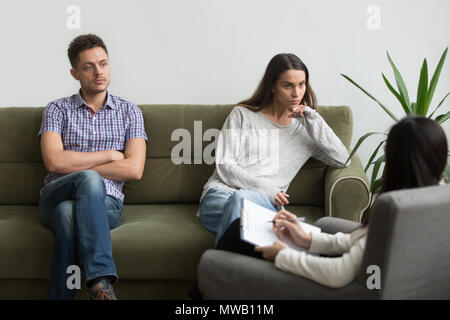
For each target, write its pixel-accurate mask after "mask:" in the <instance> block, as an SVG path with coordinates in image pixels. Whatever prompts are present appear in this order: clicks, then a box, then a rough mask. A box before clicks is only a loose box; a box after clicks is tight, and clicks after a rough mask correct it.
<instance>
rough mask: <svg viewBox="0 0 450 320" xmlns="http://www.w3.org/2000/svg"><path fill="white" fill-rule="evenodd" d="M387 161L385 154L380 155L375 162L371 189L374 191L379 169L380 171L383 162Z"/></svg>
mask: <svg viewBox="0 0 450 320" xmlns="http://www.w3.org/2000/svg"><path fill="white" fill-rule="evenodd" d="M385 161H386V158H385V156H384V154H383V155H382V156H381V157H379V158H378V159H377V160H376V161H375V162H374V166H373V171H372V178H371V179H370V190H371V191H372V192H373V190H374V186H375V182H376V178H377V176H378V171H380V167H381V164H382V163H383V162H385Z"/></svg>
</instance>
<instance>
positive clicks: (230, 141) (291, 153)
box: [200, 106, 349, 201]
mask: <svg viewBox="0 0 450 320" xmlns="http://www.w3.org/2000/svg"><path fill="white" fill-rule="evenodd" d="M304 114H305V117H304V118H294V119H292V123H291V124H290V125H286V126H282V125H278V124H275V123H273V122H272V121H270V120H269V119H268V118H266V117H265V116H264V115H263V114H262V113H261V112H259V111H258V112H254V111H252V110H249V109H248V108H245V107H242V106H236V107H234V108H233V109H232V110H231V112H230V114H229V115H228V117H227V119H226V120H225V122H224V125H223V127H222V130H221V132H220V135H219V138H218V142H217V146H216V158H215V161H216V168H215V170H214V173H213V174H212V176H211V177H210V178H209V180H208V181H207V183H206V184H205V186H204V189H203V193H202V196H201V198H203V196H204V195H205V194H206V193H207V191H208V190H209V189H210V188H212V187H220V188H224V189H226V190H228V191H230V192H234V191H236V190H238V189H249V190H254V191H258V192H261V193H263V194H265V195H267V196H268V197H269V199H271V200H272V201H274V200H275V196H276V195H277V193H278V192H280V191H287V189H288V187H289V184H290V183H291V181H292V179H294V177H295V175H296V174H297V172H298V171H299V170H300V168H301V167H303V165H304V164H305V163H306V161H307V160H308V159H309V158H310V157H313V158H316V159H318V160H320V161H322V162H324V163H326V164H328V165H330V166H332V167H343V166H344V163H345V161H346V160H347V158H348V155H349V154H348V152H347V149H346V147H345V146H344V144H343V143H342V142H341V140H340V139H339V138H338V137H337V136H336V134H335V133H334V132H333V130H332V129H331V128H330V127H329V126H328V124H327V123H326V122H325V120H324V119H323V118H322V117H321V116H320V115H319V113H318V112H316V111H315V110H313V109H311V108H309V107H307V108H306V109H305V110H304ZM201 198H200V201H201Z"/></svg>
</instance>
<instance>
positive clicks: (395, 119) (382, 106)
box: [341, 73, 398, 122]
mask: <svg viewBox="0 0 450 320" xmlns="http://www.w3.org/2000/svg"><path fill="white" fill-rule="evenodd" d="M341 76H343V77H344V78H345V79H347V80H348V81H350V82H351V83H352V84H353V85H354V86H356V87H357V88H359V89H360V90H361V91H362V92H364V93H365V94H366V95H367V96H369V98H371V99H372V100H374V101H375V102H376V103H378V105H379V106H380V107H381V108H383V110H384V111H386V113H387V114H388V115H389V116H390V117H391V118H392V119H394V121H396V122H397V121H398V119H397V117H396V116H394V114H393V113H392V112H391V111H389V109H388V108H386V107H385V106H384V105H383V104H382V103H381V102H380V101H378V100H377V99H376V98H375V97H374V96H372V95H371V94H370V93H369V92H367V91H366V90H365V89H363V88H362V87H361V86H360V85H359V84H357V83H356V82H355V81H353V80H352V79H350V77H348V76H346V75H345V74H342V73H341Z"/></svg>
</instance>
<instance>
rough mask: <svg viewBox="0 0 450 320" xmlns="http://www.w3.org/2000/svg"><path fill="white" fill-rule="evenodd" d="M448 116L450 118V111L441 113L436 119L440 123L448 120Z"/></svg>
mask: <svg viewBox="0 0 450 320" xmlns="http://www.w3.org/2000/svg"><path fill="white" fill-rule="evenodd" d="M448 118H450V111H449V112H447V113H444V114H441V115H440V116H437V117H436V121H437V122H439V123H440V124H443V123H444V122H445V121H447V120H448Z"/></svg>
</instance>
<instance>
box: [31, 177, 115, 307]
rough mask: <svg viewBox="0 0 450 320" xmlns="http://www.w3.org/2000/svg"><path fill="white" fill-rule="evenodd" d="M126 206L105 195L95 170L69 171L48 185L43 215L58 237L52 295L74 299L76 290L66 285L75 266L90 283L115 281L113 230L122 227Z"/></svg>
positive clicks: (53, 260)
mask: <svg viewBox="0 0 450 320" xmlns="http://www.w3.org/2000/svg"><path fill="white" fill-rule="evenodd" d="M122 210H123V204H122V201H121V200H120V199H117V198H115V197H113V196H110V195H107V194H106V189H105V185H104V183H103V180H102V179H101V177H100V175H99V174H98V173H97V172H96V171H93V170H83V171H79V172H75V173H72V174H68V175H66V176H64V177H62V178H59V179H58V180H56V181H54V182H51V183H49V184H48V185H47V186H46V187H45V188H44V190H43V193H42V195H41V199H40V200H39V216H40V218H41V221H42V224H43V225H44V226H45V227H47V228H49V229H50V230H51V231H52V233H53V235H54V246H53V257H52V267H51V275H50V281H49V286H48V297H49V299H75V297H76V294H77V290H76V289H69V288H68V286H67V279H68V277H70V276H71V275H72V274H71V273H67V268H68V267H69V266H71V265H76V266H78V267H79V268H80V270H81V274H82V276H83V277H84V278H85V280H86V281H89V280H92V279H94V278H98V277H102V276H105V277H111V278H112V279H114V280H113V282H115V281H117V279H118V277H117V271H116V267H115V265H114V261H113V258H112V245H111V235H110V230H111V229H114V228H116V227H117V226H119V224H120V220H121V218H122ZM80 280H81V279H80Z"/></svg>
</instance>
